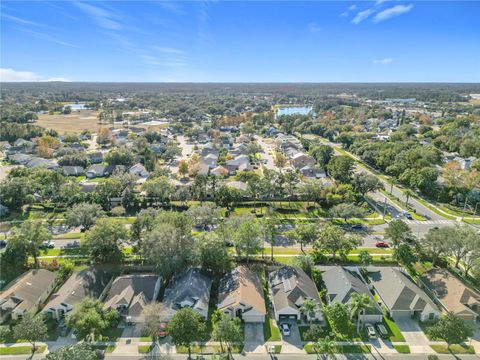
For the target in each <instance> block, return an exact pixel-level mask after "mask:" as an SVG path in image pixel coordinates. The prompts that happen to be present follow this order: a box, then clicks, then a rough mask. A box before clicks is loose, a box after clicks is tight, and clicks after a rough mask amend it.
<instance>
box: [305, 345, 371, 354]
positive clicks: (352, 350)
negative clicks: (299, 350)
mask: <svg viewBox="0 0 480 360" xmlns="http://www.w3.org/2000/svg"><path fill="white" fill-rule="evenodd" d="M371 348H372V347H371V346H370V345H337V346H336V350H335V353H336V354H369V353H371ZM304 349H305V351H306V352H307V354H316V352H315V348H314V344H313V343H309V344H306V345H305V346H304Z"/></svg>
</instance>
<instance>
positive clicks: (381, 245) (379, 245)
mask: <svg viewBox="0 0 480 360" xmlns="http://www.w3.org/2000/svg"><path fill="white" fill-rule="evenodd" d="M375 246H376V247H377V248H388V247H389V245H388V243H387V242H386V241H377V242H376V243H375Z"/></svg>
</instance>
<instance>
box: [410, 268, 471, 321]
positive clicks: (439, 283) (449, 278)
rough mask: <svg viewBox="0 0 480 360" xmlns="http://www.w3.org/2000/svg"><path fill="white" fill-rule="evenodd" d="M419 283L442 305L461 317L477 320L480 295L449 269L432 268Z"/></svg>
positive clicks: (423, 275) (446, 309)
mask: <svg viewBox="0 0 480 360" xmlns="http://www.w3.org/2000/svg"><path fill="white" fill-rule="evenodd" d="M419 283H420V286H421V287H422V288H424V289H425V291H426V292H427V293H428V294H430V295H431V296H432V298H433V299H434V300H435V301H436V302H437V303H438V304H440V306H441V307H442V308H443V309H444V310H445V311H449V312H453V313H454V314H455V315H457V316H458V317H459V318H461V319H463V320H467V321H475V320H476V319H477V318H478V316H479V312H480V295H479V294H478V293H476V292H474V291H473V290H471V289H469V288H468V287H466V286H465V284H463V283H462V282H461V281H460V280H459V279H457V278H456V277H455V276H454V275H452V274H451V273H450V272H449V271H447V270H440V269H431V270H429V271H427V272H425V273H423V274H422V276H421V277H420V278H419Z"/></svg>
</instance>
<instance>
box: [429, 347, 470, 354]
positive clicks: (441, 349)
mask: <svg viewBox="0 0 480 360" xmlns="http://www.w3.org/2000/svg"><path fill="white" fill-rule="evenodd" d="M430 347H431V348H432V349H433V350H435V352H437V353H439V354H450V353H454V354H475V349H474V348H473V346H466V345H450V351H449V350H448V348H447V345H430Z"/></svg>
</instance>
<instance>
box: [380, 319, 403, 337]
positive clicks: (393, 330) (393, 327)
mask: <svg viewBox="0 0 480 360" xmlns="http://www.w3.org/2000/svg"><path fill="white" fill-rule="evenodd" d="M383 323H384V324H385V327H386V328H387V331H388V338H389V339H390V341H392V342H403V341H405V338H404V337H403V334H402V332H401V331H400V329H399V328H398V326H397V324H395V321H393V320H392V319H389V318H388V317H386V316H384V317H383Z"/></svg>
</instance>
